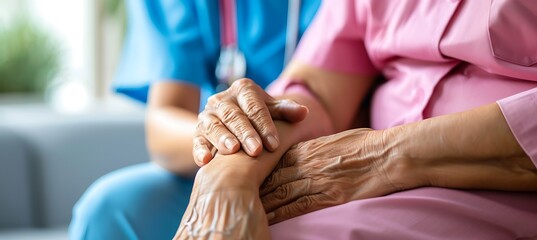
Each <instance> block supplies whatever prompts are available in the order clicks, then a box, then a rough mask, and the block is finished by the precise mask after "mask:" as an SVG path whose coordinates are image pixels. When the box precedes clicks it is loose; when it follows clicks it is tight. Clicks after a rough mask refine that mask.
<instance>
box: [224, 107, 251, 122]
mask: <svg viewBox="0 0 537 240" xmlns="http://www.w3.org/2000/svg"><path fill="white" fill-rule="evenodd" d="M220 117H221V119H222V121H224V122H225V123H228V124H230V123H234V122H238V121H240V120H241V118H244V117H246V116H245V114H244V113H243V112H242V111H240V110H239V109H237V108H232V107H224V108H220Z"/></svg>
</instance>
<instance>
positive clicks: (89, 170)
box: [0, 105, 148, 239]
mask: <svg viewBox="0 0 537 240" xmlns="http://www.w3.org/2000/svg"><path fill="white" fill-rule="evenodd" d="M143 119H144V117H143V110H141V109H140V110H139V111H129V112H124V113H117V111H109V110H103V109H100V108H98V107H97V108H95V110H93V111H90V113H84V114H77V115H62V114H59V113H55V112H54V111H52V110H50V109H49V108H47V107H43V106H24V107H21V106H15V107H6V106H1V105H0V239H34V237H35V239H44V238H50V239H66V238H67V235H66V227H67V225H68V223H69V221H70V219H71V209H72V207H73V204H74V203H75V202H76V201H77V199H78V198H79V197H80V195H81V194H82V193H83V192H84V190H85V189H86V188H87V187H88V186H89V185H90V184H91V183H92V182H93V181H95V180H96V179H97V178H99V177H100V176H102V175H104V174H106V173H107V172H110V171H112V170H115V169H118V168H121V167H124V166H128V165H132V164H136V163H140V162H145V161H148V154H147V151H146V148H145V142H144V128H143Z"/></svg>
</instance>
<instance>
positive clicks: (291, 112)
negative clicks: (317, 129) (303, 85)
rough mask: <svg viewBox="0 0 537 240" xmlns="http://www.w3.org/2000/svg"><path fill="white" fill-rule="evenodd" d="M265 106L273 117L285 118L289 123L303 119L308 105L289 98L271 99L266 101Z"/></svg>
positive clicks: (306, 113)
mask: <svg viewBox="0 0 537 240" xmlns="http://www.w3.org/2000/svg"><path fill="white" fill-rule="evenodd" d="M267 106H268V109H269V112H270V115H271V116H272V118H273V119H278V120H285V121H288V122H290V123H297V122H300V121H302V120H304V119H305V118H306V116H307V115H308V112H309V109H308V107H306V106H304V105H301V104H298V103H297V102H295V101H294V100H291V99H281V100H277V101H271V102H269V103H267Z"/></svg>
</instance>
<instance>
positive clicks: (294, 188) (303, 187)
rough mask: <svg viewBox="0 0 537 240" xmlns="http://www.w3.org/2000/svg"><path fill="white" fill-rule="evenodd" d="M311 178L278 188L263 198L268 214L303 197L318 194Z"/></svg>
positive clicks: (262, 201)
mask: <svg viewBox="0 0 537 240" xmlns="http://www.w3.org/2000/svg"><path fill="white" fill-rule="evenodd" d="M316 193H318V192H315V190H314V189H313V187H312V180H311V179H310V178H304V179H300V180H297V181H294V182H291V183H288V184H283V185H281V186H279V187H277V188H276V189H275V190H274V191H273V192H270V193H268V194H267V195H265V196H263V197H261V203H263V207H264V208H265V211H266V212H272V211H274V210H275V209H277V208H280V207H282V206H285V205H287V204H289V203H291V202H293V201H295V200H297V199H299V198H301V197H304V196H308V195H312V194H316Z"/></svg>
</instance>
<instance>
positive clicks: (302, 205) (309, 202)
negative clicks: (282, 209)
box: [296, 196, 315, 211]
mask: <svg viewBox="0 0 537 240" xmlns="http://www.w3.org/2000/svg"><path fill="white" fill-rule="evenodd" d="M314 205H315V201H314V200H313V198H312V197H311V196H304V197H301V198H299V199H298V200H297V201H296V208H297V210H299V211H304V210H308V209H311V208H313V207H314Z"/></svg>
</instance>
